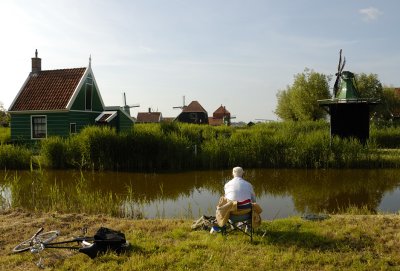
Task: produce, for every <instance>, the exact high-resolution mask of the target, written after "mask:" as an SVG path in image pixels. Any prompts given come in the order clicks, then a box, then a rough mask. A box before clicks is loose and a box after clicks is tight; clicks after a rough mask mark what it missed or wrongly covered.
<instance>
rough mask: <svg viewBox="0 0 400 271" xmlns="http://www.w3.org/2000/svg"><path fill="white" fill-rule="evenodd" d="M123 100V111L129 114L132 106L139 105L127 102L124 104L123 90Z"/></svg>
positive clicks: (124, 95)
mask: <svg viewBox="0 0 400 271" xmlns="http://www.w3.org/2000/svg"><path fill="white" fill-rule="evenodd" d="M123 102H124V106H123V108H124V111H125V112H126V113H127V114H128V115H129V116H130V115H131V108H132V107H139V106H140V105H139V104H133V105H128V104H126V94H125V92H124V94H123Z"/></svg>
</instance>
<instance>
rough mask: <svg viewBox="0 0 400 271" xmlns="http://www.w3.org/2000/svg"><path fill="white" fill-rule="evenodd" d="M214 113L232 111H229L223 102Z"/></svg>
mask: <svg viewBox="0 0 400 271" xmlns="http://www.w3.org/2000/svg"><path fill="white" fill-rule="evenodd" d="M214 114H230V112H229V111H228V109H226V108H225V106H222V104H221V106H220V107H218V109H217V110H215V111H214Z"/></svg>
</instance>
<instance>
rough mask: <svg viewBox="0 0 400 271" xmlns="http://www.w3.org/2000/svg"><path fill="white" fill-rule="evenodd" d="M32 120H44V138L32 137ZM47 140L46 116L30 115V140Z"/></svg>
mask: <svg viewBox="0 0 400 271" xmlns="http://www.w3.org/2000/svg"><path fill="white" fill-rule="evenodd" d="M34 118H44V125H45V129H44V130H45V135H44V137H34V136H33V128H34V126H33V119H34ZM45 138H47V116H46V115H31V139H33V140H40V139H45Z"/></svg>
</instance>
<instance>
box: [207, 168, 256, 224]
mask: <svg viewBox="0 0 400 271" xmlns="http://www.w3.org/2000/svg"><path fill="white" fill-rule="evenodd" d="M243 173H244V172H243V169H242V168H241V167H234V168H233V170H232V175H233V179H232V180H230V181H229V182H227V183H226V184H225V186H224V191H225V195H224V196H222V197H221V198H220V200H219V202H218V205H217V211H216V218H217V223H218V226H219V227H223V226H224V225H225V224H226V223H227V221H228V220H229V217H230V216H231V215H235V216H243V217H245V216H244V215H247V216H249V212H250V210H252V211H253V214H252V218H253V221H252V224H253V227H257V226H259V225H260V224H261V217H260V213H261V212H262V209H261V207H260V206H259V205H258V204H256V203H255V201H256V197H255V193H254V190H253V186H252V185H251V184H250V183H249V182H248V181H246V180H244V179H243ZM214 230H215V229H214Z"/></svg>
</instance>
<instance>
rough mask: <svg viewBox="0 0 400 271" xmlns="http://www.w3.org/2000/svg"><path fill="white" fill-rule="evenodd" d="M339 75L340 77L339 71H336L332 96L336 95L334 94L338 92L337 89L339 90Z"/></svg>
mask: <svg viewBox="0 0 400 271" xmlns="http://www.w3.org/2000/svg"><path fill="white" fill-rule="evenodd" d="M339 77H340V75H339V73H337V76H336V81H335V84H334V85H333V98H335V97H336V94H337V93H338V90H339Z"/></svg>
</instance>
